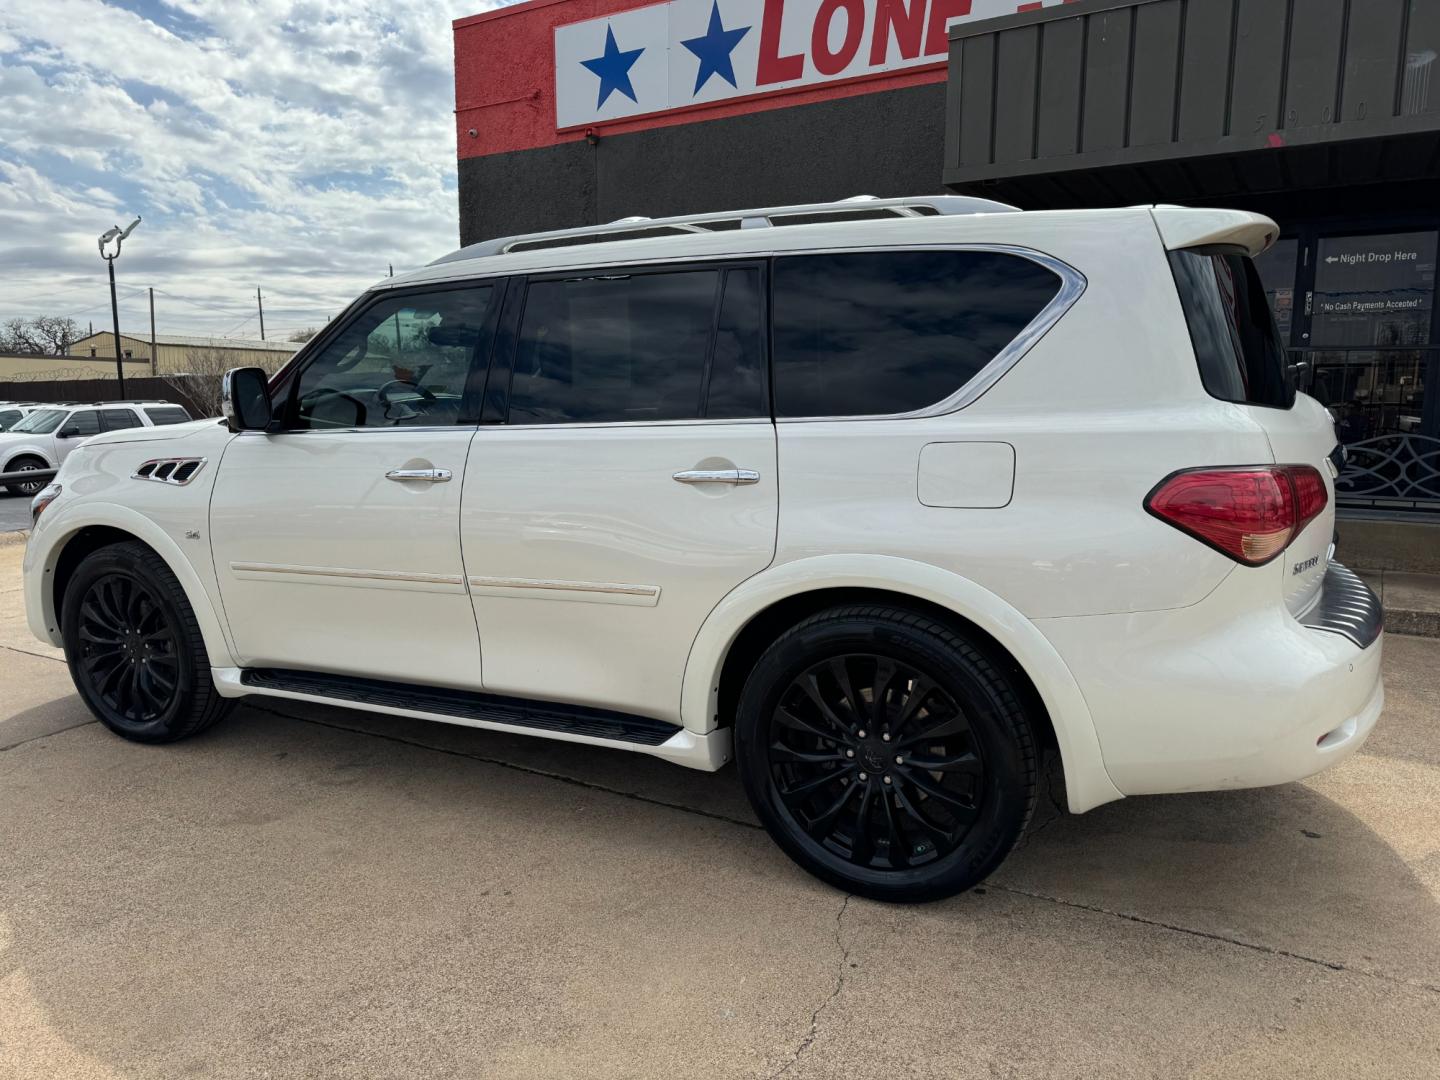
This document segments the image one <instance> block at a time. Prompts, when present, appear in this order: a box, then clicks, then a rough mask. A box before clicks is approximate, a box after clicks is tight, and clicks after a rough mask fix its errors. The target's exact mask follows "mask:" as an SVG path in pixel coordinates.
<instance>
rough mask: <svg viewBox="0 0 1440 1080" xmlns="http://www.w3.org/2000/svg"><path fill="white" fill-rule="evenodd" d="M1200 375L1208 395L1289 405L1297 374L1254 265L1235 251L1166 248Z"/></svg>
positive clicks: (1240, 401)
mask: <svg viewBox="0 0 1440 1080" xmlns="http://www.w3.org/2000/svg"><path fill="white" fill-rule="evenodd" d="M1170 268H1171V271H1172V272H1173V273H1174V275H1175V287H1176V289H1177V290H1178V291H1179V294H1180V305H1181V306H1182V307H1183V308H1184V309H1185V322H1186V323H1187V325H1188V326H1189V328H1190V341H1191V343H1192V344H1193V345H1194V347H1195V360H1196V362H1197V363H1198V364H1199V365H1200V380H1201V382H1203V383H1204V384H1205V390H1206V392H1207V393H1209V394H1210V396H1211V397H1216V398H1219V399H1220V400H1221V401H1233V402H1236V403H1237V404H1241V405H1266V406H1269V407H1271V408H1276V409H1288V408H1290V407H1291V406H1292V405H1294V404H1295V379H1294V375H1293V374H1292V372H1291V370H1290V362H1289V358H1288V357H1287V356H1286V355H1285V346H1284V343H1283V342H1282V340H1281V338H1280V331H1279V330H1278V329H1277V328H1276V326H1275V317H1274V315H1273V314H1272V313H1271V311H1270V305H1269V303H1268V302H1267V300H1266V297H1265V286H1264V284H1263V283H1262V282H1261V280H1260V273H1259V271H1258V270H1256V269H1255V264H1254V263H1253V262H1252V261H1251V260H1250V259H1249V258H1247V257H1246V256H1244V255H1242V254H1239V253H1237V252H1229V251H1213V250H1205V249H1201V250H1198V251H1172V252H1170Z"/></svg>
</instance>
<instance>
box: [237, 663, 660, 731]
mask: <svg viewBox="0 0 1440 1080" xmlns="http://www.w3.org/2000/svg"><path fill="white" fill-rule="evenodd" d="M240 683H241V685H242V686H245V687H248V688H252V689H254V690H256V691H260V692H264V691H267V690H269V691H283V692H288V693H292V694H304V695H306V696H307V697H316V698H327V699H329V700H331V701H334V702H337V703H344V704H360V705H368V706H372V707H373V706H381V707H388V708H392V709H409V710H411V711H414V712H424V713H431V714H434V715H436V716H449V717H454V718H456V719H458V720H461V721H471V722H474V723H482V724H505V725H507V726H510V727H522V728H534V729H536V730H537V731H549V732H557V733H559V732H563V733H565V734H569V735H583V736H586V737H588V738H592V739H606V740H609V741H611V742H624V743H633V744H635V745H637V746H659V745H661V744H662V743H664V742H666V741H667V740H669V739H671V738H673V737H674V736H676V735H678V734H680V733H681V732H682V731H683V730H684V729H683V728H681V727H679V726H678V725H676V724H667V723H665V721H663V720H651V719H649V718H647V717H644V716H631V715H629V714H628V713H619V712H610V711H609V710H606V709H590V708H586V707H585V706H583V705H560V704H555V703H553V702H541V701H526V700H524V699H522V698H506V697H498V696H496V695H493V694H475V693H470V692H468V691H465V690H447V689H444V688H442V687H436V686H413V685H410V684H408V683H397V682H384V681H382V680H380V679H361V678H356V677H354V676H349V675H323V674H320V673H317V672H313V671H289V670H286V669H283V668H248V669H246V670H245V671H243V672H242V673H241V675H240Z"/></svg>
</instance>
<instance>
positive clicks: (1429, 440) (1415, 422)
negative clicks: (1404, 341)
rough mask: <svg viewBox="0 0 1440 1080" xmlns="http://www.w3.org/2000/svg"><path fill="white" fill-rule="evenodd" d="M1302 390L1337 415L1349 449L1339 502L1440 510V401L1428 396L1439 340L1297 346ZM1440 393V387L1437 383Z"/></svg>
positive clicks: (1294, 355) (1439, 359) (1439, 356)
mask: <svg viewBox="0 0 1440 1080" xmlns="http://www.w3.org/2000/svg"><path fill="white" fill-rule="evenodd" d="M1291 359H1292V361H1294V362H1295V363H1297V364H1300V365H1301V366H1300V367H1299V369H1298V370H1299V377H1298V383H1299V387H1300V389H1301V390H1304V391H1305V392H1306V393H1307V394H1310V395H1311V396H1312V397H1314V398H1315V399H1317V400H1318V401H1319V402H1320V403H1321V404H1322V405H1324V406H1326V408H1328V409H1329V410H1330V411H1331V412H1332V413H1333V414H1334V416H1335V427H1336V434H1337V435H1338V437H1339V439H1340V442H1341V443H1342V444H1344V446H1345V447H1346V450H1347V452H1348V455H1349V460H1348V463H1347V464H1346V467H1345V470H1344V472H1342V473H1341V474H1340V478H1339V480H1337V481H1336V483H1335V495H1336V501H1337V502H1338V503H1339V504H1340V505H1341V506H1346V507H1352V508H1363V509H1368V510H1395V511H1409V512H1415V511H1419V512H1428V513H1440V408H1437V402H1435V401H1434V400H1431V401H1428V402H1427V400H1426V390H1427V383H1433V382H1435V381H1436V379H1435V378H1433V377H1432V376H1433V375H1434V373H1435V372H1436V371H1437V370H1440V348H1435V347H1433V346H1384V347H1379V348H1360V347H1355V348H1343V349H1321V348H1314V349H1295V350H1292V351H1291ZM1430 390H1431V393H1432V394H1440V387H1431V388H1430Z"/></svg>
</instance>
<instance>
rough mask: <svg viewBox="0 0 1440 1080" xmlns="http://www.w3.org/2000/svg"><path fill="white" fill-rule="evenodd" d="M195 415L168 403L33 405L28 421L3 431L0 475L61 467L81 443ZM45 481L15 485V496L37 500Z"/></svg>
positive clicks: (27, 413)
mask: <svg viewBox="0 0 1440 1080" xmlns="http://www.w3.org/2000/svg"><path fill="white" fill-rule="evenodd" d="M189 419H190V414H189V413H188V412H186V411H185V409H184V407H183V406H181V405H172V404H170V402H168V401H97V402H92V403H89V404H81V403H79V402H74V401H66V402H61V403H59V404H56V405H45V406H40V407H35V406H27V407H26V411H25V415H24V417H23V418H18V417H17V418H16V420H15V423H14V424H13V425H12V426H11V427H9V428H7V429H6V430H4V431H0V473H16V472H32V471H34V470H37V469H54V468H58V467H59V465H60V463H61V462H62V461H64V460H65V459H66V457H68V456H69V454H70V451H72V450H74V449H75V448H76V447H77V446H79V445H80V443H81V442H82V441H83V440H85V439H87V438H89V437H90V436H92V435H98V434H100V433H101V432H102V431H124V430H127V429H129V428H138V427H158V426H161V425H165V424H183V423H185V422H186V421H187V420H189ZM44 486H45V482H44V481H43V480H31V481H23V482H20V483H16V484H10V485H9V491H10V493H11V494H12V495H34V494H35V493H36V492H37V491H39V490H40V489H41V488H43V487H44Z"/></svg>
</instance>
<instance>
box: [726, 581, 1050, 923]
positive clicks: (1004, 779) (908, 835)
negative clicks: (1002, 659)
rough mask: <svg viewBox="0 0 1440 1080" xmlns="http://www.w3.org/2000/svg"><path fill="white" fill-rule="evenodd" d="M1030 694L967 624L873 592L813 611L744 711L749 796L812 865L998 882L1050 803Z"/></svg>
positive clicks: (740, 731)
mask: <svg viewBox="0 0 1440 1080" xmlns="http://www.w3.org/2000/svg"><path fill="white" fill-rule="evenodd" d="M1021 701H1022V696H1021V695H1020V693H1019V692H1018V689H1017V687H1016V686H1015V685H1014V684H1013V683H1012V681H1011V678H1010V676H1008V675H1007V674H1006V673H1005V672H1004V671H1002V669H1001V667H1000V666H999V665H998V664H996V663H995V662H994V661H992V659H991V658H990V657H989V656H988V655H987V653H985V652H984V651H982V650H981V649H979V648H977V647H976V646H975V644H974V643H972V642H971V641H970V640H968V639H966V638H965V637H964V636H962V635H961V634H960V633H958V632H957V631H956V629H955V628H953V627H950V626H947V625H943V624H941V623H939V622H936V621H935V620H932V619H929V618H927V617H925V616H922V615H919V614H916V613H913V612H908V611H904V610H902V609H897V608H891V607H883V606H874V605H865V606H855V607H847V608H837V609H833V610H831V611H826V612H821V613H819V614H817V615H814V616H812V617H811V618H809V619H806V620H805V621H804V622H802V623H800V624H799V625H798V626H796V627H794V628H793V629H791V630H790V631H788V632H787V633H785V634H784V635H782V636H781V637H780V638H779V639H778V640H777V641H776V642H775V643H774V644H773V645H771V646H770V648H769V649H768V650H767V651H766V652H765V654H764V655H763V656H762V657H761V658H760V660H759V661H758V662H757V663H756V665H755V668H754V670H753V671H752V672H751V675H750V678H749V679H748V681H747V682H746V685H745V689H744V691H743V692H742V694H741V699H740V705H739V708H738V710H737V716H736V731H735V737H736V760H737V763H738V765H739V768H740V773H741V777H742V779H743V781H744V783H745V789H746V793H747V794H748V795H749V796H750V801H751V804H752V805H753V806H754V808H755V811H756V813H757V814H758V815H759V817H760V820H761V822H762V823H763V824H764V825H765V827H766V829H767V830H768V831H769V832H770V834H771V836H772V837H774V839H775V840H776V842H777V843H778V844H779V845H780V847H781V848H782V849H784V851H785V852H786V854H788V855H789V856H790V857H791V858H792V859H794V860H795V861H796V862H797V863H799V864H800V865H801V866H802V867H804V868H805V869H806V870H808V871H810V872H811V873H813V874H815V875H816V876H817V877H819V878H821V879H823V880H825V881H828V882H830V883H831V884H833V885H835V886H837V887H839V888H841V889H844V890H846V891H847V892H853V893H857V894H860V895H863V896H869V897H872V898H874V899H879V900H892V901H922V900H934V899H939V898H941V897H945V896H950V895H953V894H954V893H957V892H961V891H963V890H965V889H967V888H970V887H971V886H973V885H975V884H977V883H978V882H980V881H982V880H983V879H984V878H985V877H986V876H987V875H988V874H989V873H990V872H991V871H992V870H994V869H995V867H996V866H998V865H999V864H1000V862H1001V861H1002V860H1003V859H1004V857H1005V855H1006V854H1008V853H1009V851H1010V849H1011V848H1012V847H1013V846H1014V845H1015V842H1016V841H1017V840H1018V839H1019V837H1020V834H1021V833H1022V831H1023V830H1024V827H1025V825H1026V823H1027V822H1028V821H1029V818H1030V814H1031V812H1032V810H1033V808H1034V805H1035V797H1036V790H1037V787H1038V762H1037V752H1036V746H1035V740H1034V736H1033V733H1032V728H1031V725H1030V721H1029V719H1028V717H1027V715H1026V710H1025V708H1024V707H1023V706H1022V704H1021Z"/></svg>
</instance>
